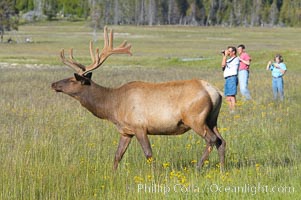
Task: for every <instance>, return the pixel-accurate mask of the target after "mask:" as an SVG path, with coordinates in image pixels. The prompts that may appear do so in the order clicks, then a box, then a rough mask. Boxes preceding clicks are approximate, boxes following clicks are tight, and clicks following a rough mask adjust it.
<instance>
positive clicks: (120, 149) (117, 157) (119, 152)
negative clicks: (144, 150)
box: [114, 135, 133, 170]
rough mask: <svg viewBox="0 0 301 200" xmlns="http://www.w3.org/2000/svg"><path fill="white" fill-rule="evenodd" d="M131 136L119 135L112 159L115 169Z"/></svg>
mask: <svg viewBox="0 0 301 200" xmlns="http://www.w3.org/2000/svg"><path fill="white" fill-rule="evenodd" d="M132 137H133V136H130V135H121V136H120V140H119V144H118V148H117V151H116V153H115V159H114V170H116V169H117V167H118V163H119V161H120V160H121V159H122V157H123V155H124V153H125V151H126V149H127V148H128V146H129V144H130V142H131V139H132Z"/></svg>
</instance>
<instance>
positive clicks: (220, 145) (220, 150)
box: [213, 126, 226, 170]
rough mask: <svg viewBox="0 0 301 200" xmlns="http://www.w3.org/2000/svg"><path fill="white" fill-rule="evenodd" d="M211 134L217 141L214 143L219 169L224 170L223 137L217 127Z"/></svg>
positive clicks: (224, 145)
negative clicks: (213, 134)
mask: <svg viewBox="0 0 301 200" xmlns="http://www.w3.org/2000/svg"><path fill="white" fill-rule="evenodd" d="M213 132H214V133H215V135H216V136H217V140H216V142H215V146H216V149H217V151H218V156H219V159H220V168H221V170H224V167H225V152H226V141H225V140H224V139H223V137H222V136H221V135H220V133H219V132H218V129H217V127H216V126H215V127H214V128H213Z"/></svg>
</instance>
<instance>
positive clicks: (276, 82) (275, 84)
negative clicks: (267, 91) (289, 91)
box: [272, 76, 284, 101]
mask: <svg viewBox="0 0 301 200" xmlns="http://www.w3.org/2000/svg"><path fill="white" fill-rule="evenodd" d="M283 85H284V84H283V78H282V76H280V77H278V78H275V77H273V80H272V88H273V95H274V100H277V97H278V93H279V96H280V100H281V101H283V99H284V92H283Z"/></svg>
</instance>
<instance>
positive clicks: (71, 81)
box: [52, 27, 226, 169]
mask: <svg viewBox="0 0 301 200" xmlns="http://www.w3.org/2000/svg"><path fill="white" fill-rule="evenodd" d="M130 48H131V45H129V44H127V42H126V41H124V42H123V43H122V44H121V45H120V46H118V47H117V48H113V32H112V30H111V31H110V35H109V37H108V33H107V28H106V27H105V29H104V48H103V50H102V51H101V53H99V50H98V49H96V52H95V53H94V52H93V51H94V50H93V45H92V42H90V55H91V58H92V64H91V65H89V66H84V65H82V64H80V63H78V62H77V61H75V60H74V58H73V51H72V49H71V51H70V58H66V57H65V55H64V50H62V51H61V54H60V57H61V60H62V62H63V63H64V64H66V65H68V66H69V67H71V68H73V69H75V70H76V73H75V74H74V77H71V78H67V79H63V80H61V81H58V82H55V83H53V84H52V88H53V89H54V90H55V91H56V92H63V93H65V94H68V95H69V96H71V97H73V98H75V99H77V100H78V101H79V102H80V103H81V105H82V106H83V107H85V108H86V109H88V110H89V111H90V112H91V113H93V114H94V115H95V116H96V117H98V118H100V119H107V120H109V121H111V122H112V123H114V124H115V126H116V127H117V129H118V131H119V132H120V140H119V144H118V148H117V151H116V154H115V159H114V169H117V167H118V164H119V162H120V160H121V159H122V157H123V155H124V153H125V151H126V149H127V148H128V145H129V143H130V141H131V139H132V138H133V136H136V138H137V140H138V141H139V143H140V144H141V146H142V149H143V151H144V154H145V156H146V158H147V159H149V158H151V157H152V149H151V145H150V141H149V139H148V135H179V134H183V133H185V132H186V131H188V130H190V129H192V130H194V131H195V132H196V133H197V134H198V135H200V136H201V137H203V138H204V139H205V141H206V147H205V150H204V152H203V155H202V157H201V159H200V161H199V162H198V164H197V166H198V167H201V166H202V165H203V163H204V161H205V160H206V159H208V157H209V154H210V152H211V150H212V147H213V146H214V145H215V146H216V148H217V150H218V155H219V159H220V166H221V168H223V166H224V159H225V146H226V142H225V140H224V139H223V138H222V136H221V135H220V133H219V132H218V128H217V118H218V114H219V111H220V107H221V104H222V96H221V94H220V92H219V91H218V89H216V88H215V87H213V86H212V85H211V84H209V83H208V82H206V81H204V80H180V81H171V82H164V83H148V82H140V81H134V82H129V83H126V84H124V85H122V86H120V87H118V88H106V87H103V86H100V85H98V84H96V83H94V82H93V81H92V80H91V77H92V72H91V71H92V70H95V69H96V68H98V67H99V66H100V65H101V64H102V63H103V62H104V61H105V60H106V58H108V57H109V56H110V55H112V54H130V55H131V52H130Z"/></svg>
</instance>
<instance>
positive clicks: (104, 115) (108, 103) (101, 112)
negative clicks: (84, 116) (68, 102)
mask: <svg viewBox="0 0 301 200" xmlns="http://www.w3.org/2000/svg"><path fill="white" fill-rule="evenodd" d="M113 96H114V89H112V88H106V87H103V86H100V85H98V84H96V83H94V82H91V86H90V87H88V89H87V90H84V91H83V92H81V93H80V94H79V95H78V96H77V97H76V99H77V100H79V102H80V103H81V105H82V106H84V107H85V108H86V109H88V110H89V111H90V112H91V113H93V115H95V116H97V117H99V118H101V119H110V118H111V115H112V114H113V113H112V111H113V109H112V106H113V102H114V100H113V99H114V98H113Z"/></svg>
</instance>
